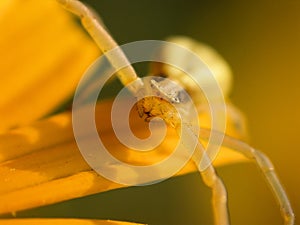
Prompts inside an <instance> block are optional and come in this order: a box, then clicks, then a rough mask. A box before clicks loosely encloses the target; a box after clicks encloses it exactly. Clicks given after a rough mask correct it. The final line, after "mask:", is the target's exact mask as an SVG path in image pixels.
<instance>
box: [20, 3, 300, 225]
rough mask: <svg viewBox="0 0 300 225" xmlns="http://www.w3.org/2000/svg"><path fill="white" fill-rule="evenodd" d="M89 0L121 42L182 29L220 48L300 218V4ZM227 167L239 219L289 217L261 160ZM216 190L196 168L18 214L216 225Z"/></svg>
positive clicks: (234, 218)
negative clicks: (264, 174) (259, 165)
mask: <svg viewBox="0 0 300 225" xmlns="http://www.w3.org/2000/svg"><path fill="white" fill-rule="evenodd" d="M86 2H88V3H89V4H90V5H91V6H93V7H94V8H95V9H96V10H97V11H98V12H99V13H100V14H101V16H102V18H103V20H104V22H105V24H106V26H107V27H108V29H109V30H110V32H111V34H112V35H113V37H114V38H115V39H116V40H117V42H118V43H120V44H124V43H128V42H131V41H137V40H145V39H159V40H161V39H164V38H166V37H167V36H170V35H174V34H180V35H186V36H189V37H192V38H194V39H196V40H199V41H202V42H205V43H207V44H209V45H211V46H212V47H214V48H215V49H216V50H218V51H219V53H220V54H221V55H222V56H223V57H224V58H225V59H226V60H227V61H228V63H229V65H231V68H232V70H233V72H234V86H233V90H232V94H231V99H232V101H233V103H234V104H235V105H236V106H238V108H239V109H241V110H242V111H243V112H244V114H245V115H246V117H247V120H248V129H249V134H250V141H249V142H250V144H251V145H252V146H254V147H255V148H258V149H260V150H261V151H263V152H265V153H266V154H267V155H268V156H269V157H270V158H271V160H272V162H273V163H274V164H275V167H276V170H277V173H278V175H279V177H280V179H281V181H282V183H283V184H284V186H285V188H286V190H287V193H288V195H289V197H290V199H291V203H292V205H293V207H294V209H295V213H296V216H297V215H300V194H299V188H300V175H299V174H298V173H300V168H299V164H298V163H300V148H299V142H298V141H299V140H300V139H299V134H300V132H299V127H300V118H299V116H300V106H299V99H300V88H299V83H300V63H299V59H300V43H299V40H300V1H298V0H286V1H283V0H281V1H280V0H277V1H270V0H260V1H258V0H256V1H238V0H229V1H203V0H200V1H192V0H186V1H174V0H173V1H171V0H165V1H159V0H152V1H137V0H131V1H116V0H110V1H96V0H89V1H86ZM297 165H298V166H297ZM217 170H218V173H219V175H220V176H221V177H222V179H223V180H224V182H225V184H226V186H227V188H228V195H229V209H230V215H231V222H232V225H238V224H243V225H253V224H256V225H266V224H272V225H276V224H278V225H279V224H283V222H282V220H281V217H280V212H279V208H278V207H277V205H276V203H275V201H274V198H273V196H272V193H271V192H270V191H269V189H268V187H267V186H266V184H265V182H264V180H263V178H262V176H261V174H260V172H259V171H258V170H257V168H256V166H255V165H252V164H236V165H232V166H226V167H220V168H218V169H217ZM210 197H211V193H210V190H209V189H208V188H206V187H205V185H204V184H203V183H202V181H201V178H200V176H199V175H198V174H197V173H194V174H189V175H186V176H182V177H176V178H172V179H169V180H167V181H165V182H162V183H159V184H155V185H152V186H146V187H139V188H127V189H122V190H115V191H111V192H107V193H102V194H97V195H93V196H89V197H86V198H82V199H77V200H72V201H68V202H64V203H60V204H56V205H53V206H48V207H43V208H39V209H35V210H30V211H26V212H22V213H18V215H19V216H26V217H27V216H28V217H29V216H39V217H40V216H43V217H45V216H48V217H70V216H73V217H74V216H76V217H93V218H108V219H117V220H127V221H137V222H145V223H148V224H151V225H169V224H170V225H171V224H173V225H182V224H185V225H195V224H199V225H200V224H206V225H208V224H213V220H212V213H211V204H210Z"/></svg>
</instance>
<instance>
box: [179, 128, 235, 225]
mask: <svg viewBox="0 0 300 225" xmlns="http://www.w3.org/2000/svg"><path fill="white" fill-rule="evenodd" d="M183 126H184V127H183V129H184V132H185V133H186V134H185V135H189V136H190V137H192V138H196V140H195V141H197V146H196V149H195V152H194V154H193V156H192V160H193V161H194V163H195V164H196V166H197V168H198V171H199V172H200V175H201V177H202V180H203V182H204V184H205V185H206V186H208V187H209V188H211V190H212V205H213V216H214V220H215V224H216V225H229V215H228V206H227V191H226V187H225V185H224V183H223V181H222V180H221V178H220V177H219V176H218V175H217V173H216V171H215V169H214V167H213V165H212V163H209V164H208V166H207V168H206V169H204V170H203V168H201V167H200V165H201V164H200V162H201V160H204V161H207V162H210V159H209V157H208V155H207V154H206V151H205V148H204V146H203V145H202V144H201V142H200V141H199V140H198V138H197V137H196V135H195V134H194V132H193V131H192V130H191V129H190V128H189V126H188V125H185V124H183Z"/></svg>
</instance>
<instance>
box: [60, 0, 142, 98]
mask: <svg viewBox="0 0 300 225" xmlns="http://www.w3.org/2000/svg"><path fill="white" fill-rule="evenodd" d="M57 2H58V3H59V4H61V5H62V6H63V7H64V8H65V9H67V10H68V11H70V12H72V13H73V14H75V15H77V16H78V17H80V19H81V23H82V25H83V26H84V28H85V29H86V30H87V32H88V33H89V34H90V35H91V37H92V38H93V39H94V41H95V42H96V44H97V45H98V47H99V48H100V50H101V51H102V52H103V53H106V52H108V51H110V50H112V49H115V52H114V53H113V54H106V57H107V58H108V60H109V61H110V63H111V64H112V66H114V67H115V68H119V67H120V66H119V65H128V66H126V67H124V68H122V69H121V70H119V71H118V73H117V76H118V78H119V79H120V81H121V82H122V84H123V85H124V86H127V85H128V84H129V83H131V82H133V81H137V80H138V82H137V84H136V85H137V86H135V87H134V86H129V88H131V91H132V92H133V93H135V92H136V91H137V89H139V88H140V86H141V85H142V81H141V80H140V78H139V77H138V76H137V74H136V72H135V71H134V69H133V67H132V66H131V65H130V63H129V61H128V59H127V57H126V56H125V54H124V52H123V51H122V50H121V48H118V44H117V43H116V42H115V40H114V39H113V38H112V37H111V35H110V34H109V32H108V31H107V30H106V29H105V26H104V25H103V23H102V21H101V20H99V16H97V15H96V14H95V13H94V12H92V11H91V10H90V9H89V8H88V7H87V6H86V5H84V4H83V3H81V2H80V1H78V0H57Z"/></svg>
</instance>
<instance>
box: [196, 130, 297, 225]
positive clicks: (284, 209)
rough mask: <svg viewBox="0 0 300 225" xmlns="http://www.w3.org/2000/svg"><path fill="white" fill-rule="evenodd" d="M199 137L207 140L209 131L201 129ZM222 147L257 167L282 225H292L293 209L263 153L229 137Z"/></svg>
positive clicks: (270, 163) (293, 221)
mask: <svg viewBox="0 0 300 225" xmlns="http://www.w3.org/2000/svg"><path fill="white" fill-rule="evenodd" d="M200 135H201V138H204V139H208V138H209V136H210V131H209V130H205V129H201V133H200ZM223 145H224V146H225V147H228V148H230V149H232V150H234V151H237V152H239V153H241V154H243V155H244V156H245V157H247V158H249V159H250V160H252V161H254V162H255V163H256V164H257V165H258V167H259V169H260V170H261V172H262V173H263V175H264V177H265V179H266V181H267V183H268V184H269V186H270V188H271V190H272V191H273V193H274V195H275V198H276V201H277V202H278V204H279V206H280V210H281V213H282V217H283V220H284V224H285V225H294V223H295V216H294V212H293V209H292V207H291V204H290V201H289V199H288V197H287V194H286V192H285V190H284V188H283V186H282V184H281V182H280V180H279V178H278V176H277V174H276V172H275V169H274V166H273V164H272V162H271V161H270V159H269V158H268V157H267V156H266V155H265V154H264V153H262V152H260V151H258V150H255V149H254V148H252V147H251V146H249V145H248V144H246V143H244V142H242V141H239V140H237V139H234V138H232V137H229V136H225V137H224V140H223Z"/></svg>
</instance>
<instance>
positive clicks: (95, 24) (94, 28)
mask: <svg viewBox="0 0 300 225" xmlns="http://www.w3.org/2000/svg"><path fill="white" fill-rule="evenodd" d="M57 2H59V3H60V4H61V5H62V6H63V7H64V8H66V9H67V10H69V11H71V12H72V13H73V14H75V15H77V16H79V17H80V18H81V22H82V24H83V26H84V27H85V29H86V30H87V31H88V33H89V34H90V35H91V37H92V38H93V39H94V41H95V42H96V44H97V45H98V47H99V48H100V50H101V51H102V52H103V53H105V52H107V51H109V50H111V49H114V48H116V47H118V44H117V43H116V42H115V41H114V39H113V38H112V37H111V36H110V35H109V33H108V32H107V30H106V29H105V27H104V25H103V23H102V21H101V20H99V18H98V16H97V15H95V14H94V13H93V12H92V11H91V10H90V9H89V8H88V7H86V6H85V5H84V4H83V3H81V2H80V1H78V0H57ZM186 40H187V39H186ZM181 41H182V39H181ZM188 42H189V43H191V44H192V46H194V47H195V48H196V49H198V48H199V49H200V47H197V46H201V45H200V44H198V43H197V44H196V43H194V42H193V41H188ZM187 47H190V48H191V49H193V50H194V48H192V47H191V46H187ZM202 50H203V51H205V50H206V51H208V52H209V53H213V54H216V53H214V52H213V50H209V49H207V47H205V46H204V48H203V46H202ZM107 57H108V60H109V61H110V63H111V64H112V66H117V65H119V63H122V62H123V63H124V62H125V63H126V64H127V65H129V66H127V67H125V68H123V69H121V70H120V71H118V74H117V77H118V78H119V79H120V81H121V83H122V84H123V85H124V86H128V84H130V83H131V82H133V81H135V82H134V83H135V85H133V86H132V85H130V86H129V87H130V91H131V92H132V93H133V94H134V95H135V96H137V97H138V96H139V94H140V93H141V92H147V91H148V92H150V94H151V92H155V93H156V94H157V93H158V94H159V95H163V96H164V97H166V98H167V99H168V100H170V102H172V103H174V104H182V105H183V107H184V105H185V103H184V102H183V101H182V100H181V98H180V93H181V90H176V91H173V92H170V90H172V89H174V88H175V87H171V88H168V86H169V85H171V84H170V83H166V82H165V81H160V80H159V79H152V80H150V82H149V84H145V83H143V81H142V80H141V79H140V78H139V77H138V76H137V74H136V72H135V70H134V69H133V67H132V66H130V64H129V63H128V60H127V58H126V56H125V54H124V53H123V52H122V50H119V51H118V54H116V55H114V56H109V55H108V56H107ZM213 59H214V61H216V62H217V64H218V65H220V67H221V70H220V71H221V72H220V71H219V73H217V74H218V75H220V76H219V77H218V76H216V79H217V81H218V82H219V84H220V86H221V88H222V90H223V92H224V93H225V94H226V93H227V90H228V89H229V86H230V71H229V70H228V69H227V67H226V63H225V62H223V60H222V58H220V57H219V56H218V55H216V56H214V57H213ZM164 69H166V68H164ZM164 69H161V70H162V71H163V73H164V74H163V75H164V76H167V77H173V78H174V79H175V80H177V81H178V82H182V79H181V78H180V77H179V76H178V73H176V71H175V72H174V71H172V70H170V69H169V70H168V68H167V69H166V70H164ZM177 72H178V71H177ZM183 85H184V86H185V88H186V89H187V90H188V91H189V90H190V92H193V91H194V89H193V86H192V85H190V82H189V81H186V82H185V83H184V84H183ZM175 89H176V88H175ZM148 94H149V93H148ZM193 94H194V95H195V93H193ZM137 105H138V112H139V114H140V116H146V119H150V118H152V117H161V118H162V119H163V120H164V121H165V122H166V123H167V124H168V125H170V126H171V127H173V128H175V129H176V130H178V129H179V128H180V127H183V128H184V129H183V130H184V132H185V134H186V135H189V136H191V137H192V138H194V139H195V138H197V136H196V135H194V133H193V131H192V130H191V129H190V128H189V126H188V124H186V123H184V122H181V121H180V119H179V117H178V116H177V112H176V110H174V107H172V106H171V104H170V103H168V101H166V100H165V99H162V98H158V97H149V98H144V99H141V100H140V101H139V103H138V104H137ZM210 132H211V131H209V130H205V129H201V132H200V136H201V138H202V139H209V136H210ZM222 144H223V145H224V146H226V147H229V148H231V149H233V150H235V151H237V152H239V153H241V154H243V155H244V156H245V157H247V158H249V159H251V160H253V161H254V162H255V163H256V164H257V165H258V167H259V169H260V170H261V171H262V173H263V175H264V177H265V178H266V181H267V182H268V184H269V186H270V188H271V190H272V191H273V193H274V196H275V198H276V200H277V202H278V203H279V206H280V209H281V213H282V217H283V220H284V224H285V225H293V224H294V214H293V210H292V208H291V205H290V202H289V199H288V197H287V195H286V193H285V190H284V189H283V187H282V185H281V183H280V181H279V179H278V177H277V175H276V173H275V171H274V167H273V165H272V163H271V162H270V160H269V159H268V157H267V156H265V155H264V154H263V153H262V152H260V151H257V150H255V149H253V148H252V147H250V146H249V145H247V144H245V143H243V142H241V141H239V140H236V139H234V138H231V137H228V136H226V135H225V137H224V140H223V143H222ZM203 158H207V155H206V152H205V148H204V146H203V145H202V144H201V143H200V141H198V139H197V145H196V149H195V153H194V155H193V156H192V159H193V160H194V162H195V163H196V165H197V167H198V169H199V171H200V173H201V176H202V178H203V181H204V183H205V184H206V185H207V186H209V187H210V188H211V189H212V193H213V195H212V203H213V211H214V219H215V224H216V225H228V224H229V216H228V210H227V194H226V189H225V186H224V184H223V182H222V180H221V179H220V178H219V177H218V176H217V174H216V172H215V169H214V167H213V166H212V164H210V165H209V166H208V167H206V168H205V169H203V168H201V167H200V166H199V165H200V164H199V161H200V159H203ZM207 160H209V159H207Z"/></svg>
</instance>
